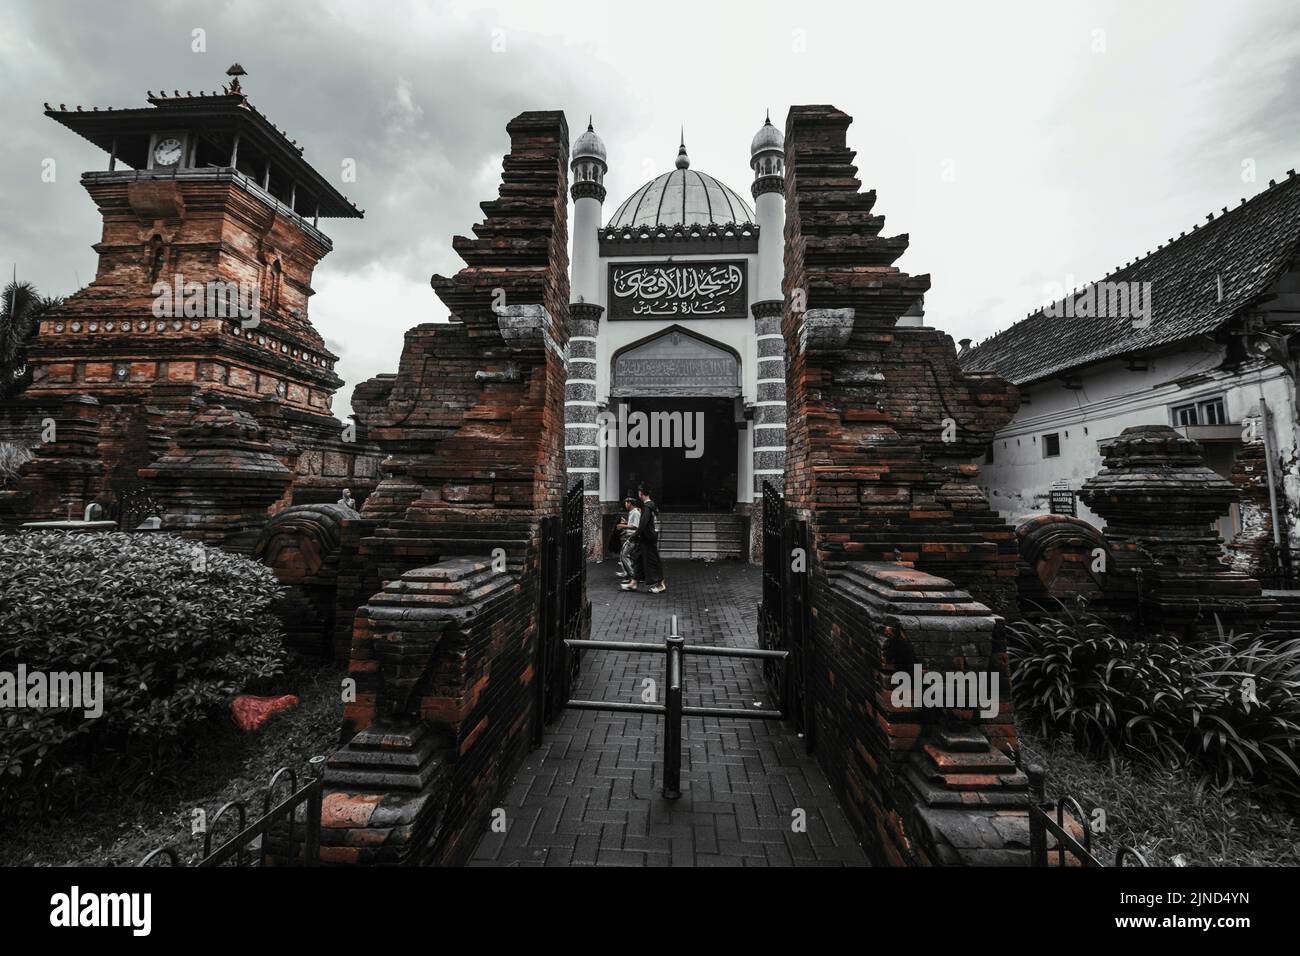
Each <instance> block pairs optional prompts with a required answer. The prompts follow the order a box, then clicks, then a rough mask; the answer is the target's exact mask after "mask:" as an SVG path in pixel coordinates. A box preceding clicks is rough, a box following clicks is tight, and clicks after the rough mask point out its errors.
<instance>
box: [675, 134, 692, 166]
mask: <svg viewBox="0 0 1300 956" xmlns="http://www.w3.org/2000/svg"><path fill="white" fill-rule="evenodd" d="M690 165H691V157H689V156H687V155H686V124H685V123H683V124H682V145H681V146H679V147H678V148H677V168H678V169H689V168H690Z"/></svg>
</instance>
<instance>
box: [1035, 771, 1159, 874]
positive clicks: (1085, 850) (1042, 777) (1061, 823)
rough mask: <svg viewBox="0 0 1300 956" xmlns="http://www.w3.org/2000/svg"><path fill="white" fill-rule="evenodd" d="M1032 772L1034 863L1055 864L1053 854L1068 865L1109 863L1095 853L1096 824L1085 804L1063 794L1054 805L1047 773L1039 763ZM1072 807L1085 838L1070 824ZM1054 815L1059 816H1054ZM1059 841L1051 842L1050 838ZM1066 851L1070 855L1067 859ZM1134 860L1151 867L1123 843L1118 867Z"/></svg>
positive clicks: (1096, 865) (1118, 852)
mask: <svg viewBox="0 0 1300 956" xmlns="http://www.w3.org/2000/svg"><path fill="white" fill-rule="evenodd" d="M1027 772H1028V774H1029V853H1030V862H1029V865H1030V866H1051V865H1052V863H1051V855H1052V854H1053V853H1055V854H1056V865H1057V866H1058V867H1063V866H1067V865H1069V864H1068V859H1069V858H1073V859H1074V860H1075V861H1077V863H1076V865H1078V866H1085V867H1104V866H1105V865H1106V864H1105V863H1103V862H1102V861H1101V859H1100V858H1099V857H1097V856H1096V854H1094V853H1093V852H1092V827H1091V826H1089V824H1088V815H1087V814H1086V813H1084V812H1083V806H1082V805H1081V804H1080V803H1079V801H1078V800H1076V799H1074V797H1071V796H1068V795H1066V796H1062V797H1060V798H1059V799H1057V801H1056V803H1055V804H1054V805H1053V804H1052V803H1051V802H1050V801H1048V799H1047V773H1046V772H1045V771H1044V770H1043V769H1042V768H1041V767H1039V766H1036V765H1035V766H1031V767H1029V769H1028V771H1027ZM1067 809H1068V810H1070V811H1071V812H1072V815H1073V817H1074V819H1075V820H1076V821H1077V822H1078V824H1079V829H1080V832H1081V833H1082V834H1083V839H1082V841H1080V840H1078V839H1076V838H1075V836H1074V834H1072V833H1071V832H1070V828H1069V826H1068V824H1067V823H1066V811H1067ZM1053 816H1054V817H1055V819H1053ZM1049 837H1050V838H1051V839H1052V840H1054V841H1055V844H1054V845H1052V846H1049V845H1048V838H1049ZM1066 854H1069V858H1067V856H1066ZM1128 859H1132V860H1133V861H1135V862H1136V864H1137V865H1138V866H1147V865H1148V864H1147V861H1146V858H1145V857H1144V856H1143V855H1142V854H1141V853H1139V852H1138V851H1137V850H1136V849H1134V848H1133V847H1131V846H1127V845H1125V846H1121V847H1120V848H1119V849H1118V850H1117V851H1116V853H1115V863H1114V865H1115V866H1124V865H1125V862H1124V861H1125V860H1128Z"/></svg>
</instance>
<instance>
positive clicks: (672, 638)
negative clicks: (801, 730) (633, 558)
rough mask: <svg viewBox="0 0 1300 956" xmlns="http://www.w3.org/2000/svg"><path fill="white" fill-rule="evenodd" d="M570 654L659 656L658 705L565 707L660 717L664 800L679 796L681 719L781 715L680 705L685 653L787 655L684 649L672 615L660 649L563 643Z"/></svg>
mask: <svg viewBox="0 0 1300 956" xmlns="http://www.w3.org/2000/svg"><path fill="white" fill-rule="evenodd" d="M564 643H565V644H567V645H568V646H569V647H571V648H573V649H574V650H592V651H631V652H633V653H641V654H663V655H664V682H665V687H666V690H665V693H664V703H662V704H649V703H642V704H638V703H629V702H624V701H611V700H568V701H566V702H565V706H566V707H572V708H573V709H574V710H604V711H609V712H611V713H619V714H658V715H660V716H662V717H663V718H664V735H663V736H664V783H663V795H664V796H665V797H666V798H667V799H669V800H676V799H677V798H678V797H680V796H681V795H682V721H684V720H685V719H686V718H687V717H736V718H740V719H744V720H783V719H785V716H786V715H785V712H784V711H781V710H764V709H757V708H756V709H754V710H747V709H744V708H738V707H695V706H690V705H687V704H684V703H683V702H682V698H683V696H684V694H685V690H686V677H685V671H684V670H683V668H682V659H683V658H684V657H685V656H686V655H687V654H694V655H699V656H703V657H748V658H755V659H758V660H774V661H785V660H786V659H787V658H788V657H789V652H787V651H777V650H762V649H759V648H751V647H704V646H702V645H699V644H687V643H686V638H684V637H681V636H680V635H679V634H678V633H677V615H676V614H674V615H673V617H672V633H671V634H669V635H668V637H666V638H664V642H663V644H651V643H648V642H637V641H580V640H566V641H565V642H564Z"/></svg>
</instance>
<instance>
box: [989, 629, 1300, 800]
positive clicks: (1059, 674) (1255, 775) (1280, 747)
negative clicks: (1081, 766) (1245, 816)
mask: <svg viewBox="0 0 1300 956" xmlns="http://www.w3.org/2000/svg"><path fill="white" fill-rule="evenodd" d="M1008 630H1009V636H1008V641H1007V650H1008V654H1009V657H1010V659H1011V686H1012V692H1013V694H1014V696H1015V700H1016V705H1017V707H1018V708H1019V709H1020V710H1021V711H1022V712H1023V714H1024V716H1025V717H1026V718H1028V719H1031V720H1034V721H1036V722H1037V724H1038V726H1039V728H1040V730H1041V732H1042V734H1043V735H1044V736H1050V735H1052V734H1058V733H1063V734H1067V735H1069V736H1070V737H1071V738H1072V739H1073V740H1074V743H1075V746H1076V747H1077V748H1078V749H1079V750H1081V751H1082V752H1084V753H1086V754H1089V755H1091V756H1098V757H1111V756H1114V755H1117V754H1122V755H1124V756H1129V757H1136V758H1139V759H1148V760H1154V761H1156V762H1157V763H1160V764H1163V765H1165V766H1176V765H1180V764H1192V765H1194V766H1195V767H1197V768H1198V769H1199V770H1200V772H1201V774H1202V779H1203V781H1204V782H1205V783H1207V784H1212V785H1214V786H1216V787H1217V788H1219V789H1228V788H1230V787H1232V786H1233V785H1234V784H1235V783H1237V782H1238V781H1244V780H1253V781H1256V782H1259V783H1261V784H1264V785H1266V786H1269V787H1270V788H1275V789H1277V790H1278V791H1279V792H1280V793H1284V794H1286V795H1288V796H1291V797H1293V798H1300V770H1298V769H1297V763H1298V762H1300V640H1289V641H1283V640H1276V639H1273V638H1271V637H1270V638H1269V639H1268V640H1265V639H1263V638H1260V637H1255V636H1252V635H1249V634H1243V635H1235V634H1226V635H1225V634H1224V633H1223V632H1222V630H1220V632H1219V634H1218V636H1217V638H1214V639H1210V640H1205V641H1199V642H1196V643H1180V642H1173V641H1166V640H1162V639H1160V638H1158V637H1152V638H1148V639H1134V638H1128V637H1122V636H1120V635H1117V634H1115V633H1114V631H1113V630H1112V629H1111V628H1110V627H1109V626H1108V625H1106V624H1105V623H1103V622H1102V621H1100V620H1098V619H1097V618H1096V617H1094V616H1092V615H1090V614H1087V613H1083V614H1080V615H1077V616H1074V615H1070V614H1068V613H1066V614H1065V615H1063V616H1062V617H1055V618H1054V617H1048V618H1044V619H1042V620H1040V621H1017V622H1014V623H1012V624H1009V625H1008Z"/></svg>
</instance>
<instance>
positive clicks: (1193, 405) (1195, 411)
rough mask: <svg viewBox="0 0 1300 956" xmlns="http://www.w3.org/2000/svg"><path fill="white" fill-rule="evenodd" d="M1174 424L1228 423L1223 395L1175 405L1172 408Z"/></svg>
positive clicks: (1171, 413)
mask: <svg viewBox="0 0 1300 956" xmlns="http://www.w3.org/2000/svg"><path fill="white" fill-rule="evenodd" d="M1170 415H1171V416H1172V418H1173V420H1174V425H1176V426H1179V427H1182V426H1184V425H1226V424H1228V413H1227V410H1226V409H1225V408H1224V406H1223V396H1222V395H1220V396H1218V397H1217V398H1207V399H1203V400H1202V401H1199V402H1188V403H1187V404H1186V405H1175V406H1174V407H1173V408H1172V409H1170Z"/></svg>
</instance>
